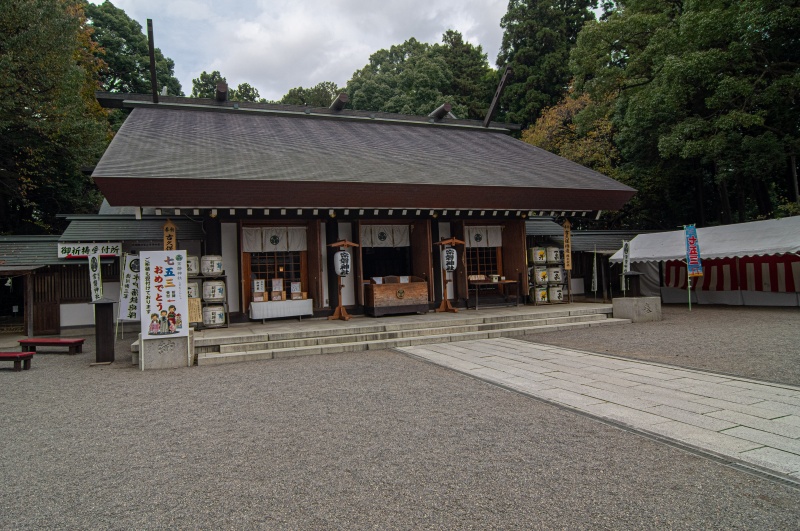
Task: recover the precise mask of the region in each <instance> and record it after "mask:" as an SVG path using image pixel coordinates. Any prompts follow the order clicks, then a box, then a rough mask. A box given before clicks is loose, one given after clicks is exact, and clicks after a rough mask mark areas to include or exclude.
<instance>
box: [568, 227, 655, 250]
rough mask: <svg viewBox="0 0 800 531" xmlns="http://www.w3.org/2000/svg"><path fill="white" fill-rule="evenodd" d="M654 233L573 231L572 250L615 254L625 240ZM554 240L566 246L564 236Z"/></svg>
mask: <svg viewBox="0 0 800 531" xmlns="http://www.w3.org/2000/svg"><path fill="white" fill-rule="evenodd" d="M645 232H652V231H631V230H587V231H572V234H571V236H572V250H573V251H574V252H580V251H584V252H592V251H594V250H595V248H596V249H597V252H598V253H603V254H614V253H615V252H617V251H618V250H619V249H620V248H621V247H622V241H623V240H628V241H630V240H632V239H633V238H635V237H636V236H637V235H639V234H642V233H645ZM553 239H554V240H555V241H556V242H558V244H559V245H564V234H563V232H562V233H561V234H560V235H554V237H553Z"/></svg>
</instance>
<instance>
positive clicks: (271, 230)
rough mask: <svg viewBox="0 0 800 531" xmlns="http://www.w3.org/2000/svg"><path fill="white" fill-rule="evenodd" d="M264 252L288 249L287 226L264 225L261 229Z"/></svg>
mask: <svg viewBox="0 0 800 531" xmlns="http://www.w3.org/2000/svg"><path fill="white" fill-rule="evenodd" d="M261 234H262V242H263V244H262V245H263V248H264V252H266V253H273V252H278V251H286V250H287V239H288V238H287V237H286V227H263V228H262V229H261Z"/></svg>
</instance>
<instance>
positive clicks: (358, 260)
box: [348, 221, 364, 307]
mask: <svg viewBox="0 0 800 531" xmlns="http://www.w3.org/2000/svg"><path fill="white" fill-rule="evenodd" d="M350 234H351V241H352V242H353V243H357V244H358V245H359V247H353V248H352V249H348V250H349V251H350V252H351V254H352V256H351V257H350V259H351V260H353V283H354V284H355V286H354V287H355V290H354V292H353V294H354V295H355V298H356V305H357V306H361V307H363V306H364V256H363V254H362V253H361V247H360V246H361V221H358V222H357V223H350Z"/></svg>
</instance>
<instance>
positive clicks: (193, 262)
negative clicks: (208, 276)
mask: <svg viewBox="0 0 800 531" xmlns="http://www.w3.org/2000/svg"><path fill="white" fill-rule="evenodd" d="M186 272H187V273H189V275H190V276H191V275H199V274H200V259H199V258H197V257H196V256H187V257H186Z"/></svg>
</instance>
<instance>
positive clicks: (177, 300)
mask: <svg viewBox="0 0 800 531" xmlns="http://www.w3.org/2000/svg"><path fill="white" fill-rule="evenodd" d="M139 268H140V275H139V281H140V286H139V293H140V306H141V315H142V336H143V337H148V338H151V339H152V338H153V337H157V336H164V337H176V336H187V335H189V322H188V321H187V320H186V319H185V317H184V316H188V315H189V296H188V289H187V288H188V285H187V280H188V277H187V270H186V251H142V252H141V253H140V255H139Z"/></svg>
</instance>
